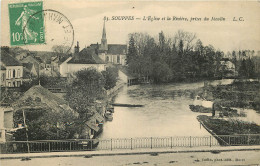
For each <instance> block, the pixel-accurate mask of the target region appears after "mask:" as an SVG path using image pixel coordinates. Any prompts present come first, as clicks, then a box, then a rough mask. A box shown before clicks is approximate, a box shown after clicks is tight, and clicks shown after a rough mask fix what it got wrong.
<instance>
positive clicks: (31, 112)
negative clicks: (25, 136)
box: [12, 85, 79, 140]
mask: <svg viewBox="0 0 260 166" xmlns="http://www.w3.org/2000/svg"><path fill="white" fill-rule="evenodd" d="M12 108H13V110H14V114H15V115H16V116H24V114H26V118H27V119H28V123H30V121H34V120H35V122H37V123H39V126H36V128H35V131H34V132H35V133H36V134H35V135H34V136H33V138H29V139H44V138H43V137H42V136H41V135H48V137H50V138H49V139H54V138H53V135H55V134H53V132H54V133H55V131H51V130H49V128H52V127H55V128H58V129H59V130H66V126H70V125H71V124H73V123H74V119H76V118H78V116H79V114H78V113H77V112H76V111H74V110H73V109H71V108H70V107H69V105H68V103H67V102H66V101H65V100H64V99H62V98H59V97H57V96H56V95H54V94H53V93H51V92H50V91H49V90H47V89H46V88H43V87H42V86H41V85H35V86H33V87H31V88H30V89H29V90H27V91H26V92H25V93H24V94H23V95H22V96H21V97H20V98H19V99H18V100H16V101H15V102H14V103H12ZM21 111H22V113H21ZM43 117H45V118H46V117H48V119H44V118H43ZM21 119H22V118H16V121H14V127H15V128H17V127H19V124H20V123H22V124H23V121H21ZM35 122H34V123H35ZM24 125H25V124H23V126H24ZM26 125H28V124H26ZM29 131H30V130H29ZM39 132H40V133H39ZM43 132H44V133H43ZM48 132H50V133H49V134H48ZM57 137H58V136H57ZM21 139H22V138H20V137H17V138H16V140H21ZM46 139H47V138H46Z"/></svg>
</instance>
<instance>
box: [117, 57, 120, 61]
mask: <svg viewBox="0 0 260 166" xmlns="http://www.w3.org/2000/svg"><path fill="white" fill-rule="evenodd" d="M117 63H120V55H117Z"/></svg>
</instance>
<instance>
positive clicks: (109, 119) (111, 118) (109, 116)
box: [104, 111, 113, 121]
mask: <svg viewBox="0 0 260 166" xmlns="http://www.w3.org/2000/svg"><path fill="white" fill-rule="evenodd" d="M104 116H105V118H106V120H107V121H112V120H113V114H112V113H111V112H109V111H107V112H106V113H105V114H104Z"/></svg>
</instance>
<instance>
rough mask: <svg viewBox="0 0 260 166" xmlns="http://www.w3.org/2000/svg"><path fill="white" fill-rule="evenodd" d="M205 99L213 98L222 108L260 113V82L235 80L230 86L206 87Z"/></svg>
mask: <svg viewBox="0 0 260 166" xmlns="http://www.w3.org/2000/svg"><path fill="white" fill-rule="evenodd" d="M203 91H204V92H206V93H204V96H202V97H203V98H205V99H207V98H211V99H213V100H214V101H215V103H216V104H217V105H219V106H222V107H237V108H249V109H254V110H256V111H257V112H258V113H260V93H259V92H260V82H259V81H250V80H234V82H233V83H231V84H228V85H217V86H205V87H204V88H203Z"/></svg>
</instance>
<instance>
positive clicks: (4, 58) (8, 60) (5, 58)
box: [1, 50, 22, 66]
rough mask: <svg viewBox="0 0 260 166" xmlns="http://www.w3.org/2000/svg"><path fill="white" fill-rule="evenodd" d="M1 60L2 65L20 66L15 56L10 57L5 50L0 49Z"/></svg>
mask: <svg viewBox="0 0 260 166" xmlns="http://www.w3.org/2000/svg"><path fill="white" fill-rule="evenodd" d="M1 62H2V63H3V65H4V66H22V64H21V63H20V62H19V61H18V60H17V59H16V58H14V57H12V56H11V55H10V54H9V53H7V52H6V51H5V50H1Z"/></svg>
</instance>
